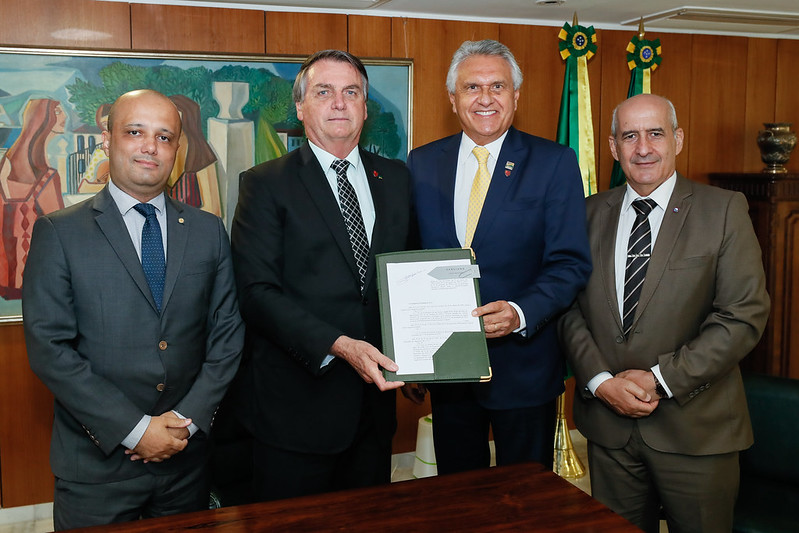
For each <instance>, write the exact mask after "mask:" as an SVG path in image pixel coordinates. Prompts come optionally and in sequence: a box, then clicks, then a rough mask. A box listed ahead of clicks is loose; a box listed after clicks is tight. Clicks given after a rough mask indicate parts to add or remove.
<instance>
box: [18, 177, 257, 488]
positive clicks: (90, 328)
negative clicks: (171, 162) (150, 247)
mask: <svg viewBox="0 0 799 533" xmlns="http://www.w3.org/2000/svg"><path fill="white" fill-rule="evenodd" d="M166 216H167V261H166V268H167V269H166V287H165V290H164V299H163V305H162V307H163V308H162V311H161V313H159V312H158V311H157V310H156V307H155V304H154V302H153V298H152V295H151V293H150V289H149V286H148V285H147V281H146V279H145V277H144V273H143V271H142V267H141V263H140V261H139V258H138V256H137V254H136V251H135V249H134V246H133V243H132V242H131V240H130V236H129V234H128V231H127V228H126V227H125V223H124V221H123V220H122V216H121V214H120V213H119V209H118V208H117V206H116V204H115V203H114V201H113V199H112V198H111V195H110V193H109V192H108V189H103V190H102V191H101V192H99V193H98V194H97V195H96V196H94V197H93V198H91V199H89V200H87V201H85V202H82V203H80V204H77V205H75V206H72V207H69V208H67V209H63V210H60V211H57V212H55V213H51V214H50V215H47V216H43V217H40V218H39V219H38V220H37V221H36V224H35V225H34V229H33V238H32V241H31V249H30V254H29V256H28V260H27V264H26V269H25V275H24V283H23V287H24V288H23V295H22V309H23V319H24V328H25V340H26V344H27V349H28V358H29V360H30V364H31V368H32V369H33V371H34V372H35V373H36V374H37V375H38V376H39V378H40V379H41V380H42V381H43V382H44V383H45V385H47V387H48V388H49V389H50V390H51V391H52V393H53V395H54V396H55V408H54V415H55V419H54V422H53V437H52V442H51V450H50V461H51V466H52V468H53V472H54V474H55V475H56V476H57V477H60V478H63V479H67V480H70V481H79V482H90V483H98V482H109V481H115V480H120V479H127V478H131V477H135V476H137V475H141V474H142V473H144V472H145V470H150V471H154V472H156V473H157V472H171V471H178V470H179V469H182V468H196V467H197V465H198V464H201V462H202V461H203V459H204V456H205V452H206V444H207V440H206V437H207V434H208V433H209V432H210V430H211V425H212V422H213V417H214V413H215V411H216V409H217V407H218V405H219V402H220V401H221V400H222V397H223V395H224V393H225V390H226V388H227V386H228V384H229V382H230V381H231V379H232V378H233V376H234V375H235V372H236V369H237V367H238V363H239V359H240V355H241V349H242V344H243V327H242V323H241V318H240V317H239V313H238V306H237V302H236V294H235V286H234V281H233V271H232V264H231V258H230V249H229V243H228V239H227V234H226V233H225V230H224V227H223V225H222V222H221V220H220V219H219V218H218V217H215V216H213V215H210V214H208V213H204V212H202V211H200V210H198V209H195V208H192V207H189V206H187V205H184V204H182V203H179V202H176V201H174V200H171V199H169V198H167V202H166ZM171 409H174V410H176V411H178V412H179V413H181V414H182V415H184V416H186V417H188V418H191V419H192V421H193V422H194V423H195V424H196V425H197V426H198V427H199V428H200V431H198V432H197V433H196V434H195V435H194V436H193V437H192V438H191V439H189V446H187V448H186V449H185V450H183V451H182V452H180V453H178V454H176V455H175V456H173V457H172V458H170V459H169V460H167V461H164V462H163V463H149V464H144V463H143V462H141V461H139V462H131V461H130V460H129V458H128V457H127V456H125V455H124V448H123V447H122V446H121V445H120V443H121V441H122V440H123V439H124V438H125V437H126V436H127V435H128V433H130V431H131V430H132V429H133V428H134V426H135V425H136V424H137V423H138V422H139V420H140V419H141V417H142V416H143V415H144V414H150V415H160V414H161V413H164V412H165V411H168V410H171Z"/></svg>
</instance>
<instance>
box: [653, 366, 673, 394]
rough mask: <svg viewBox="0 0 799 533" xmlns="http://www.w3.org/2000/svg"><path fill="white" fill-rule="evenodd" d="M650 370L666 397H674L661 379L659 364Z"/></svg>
mask: <svg viewBox="0 0 799 533" xmlns="http://www.w3.org/2000/svg"><path fill="white" fill-rule="evenodd" d="M650 370H651V371H652V373H653V374H655V375H656V376H657V378H658V381H659V382H660V385H661V386H662V387H663V390H664V391H666V394H667V395H668V397H669V398H674V395H673V394H672V393H671V389H669V386H668V385H666V382H665V381H664V379H663V374H661V373H660V365H659V364H658V365H655V366H653V367H652V368H651V369H650Z"/></svg>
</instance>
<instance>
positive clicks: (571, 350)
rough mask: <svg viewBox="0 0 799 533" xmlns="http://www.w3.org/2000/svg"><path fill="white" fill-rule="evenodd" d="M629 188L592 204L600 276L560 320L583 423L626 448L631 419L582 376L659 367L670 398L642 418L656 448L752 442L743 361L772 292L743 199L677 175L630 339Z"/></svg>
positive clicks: (723, 447) (711, 449)
mask: <svg viewBox="0 0 799 533" xmlns="http://www.w3.org/2000/svg"><path fill="white" fill-rule="evenodd" d="M624 193H625V187H617V188H615V189H612V190H610V191H607V192H604V193H601V194H597V195H594V196H592V197H590V198H589V199H588V224H589V235H590V240H591V253H592V255H593V258H594V273H593V274H592V276H591V279H590V280H589V282H588V286H587V287H586V289H585V291H583V292H582V293H580V295H579V296H578V299H577V303H576V304H575V305H574V306H573V307H572V309H571V310H570V311H569V312H568V313H567V314H566V315H565V316H564V317H563V319H562V321H561V330H562V337H563V342H564V346H565V348H566V351H567V353H568V358H569V362H570V364H571V366H572V368H573V369H574V372H575V375H576V378H577V383H576V387H577V388H576V390H577V394H576V395H575V403H574V416H575V422H576V423H577V427H578V429H579V430H580V432H581V433H582V434H583V435H585V436H586V438H588V439H589V440H592V441H595V442H596V443H598V444H600V445H602V446H605V447H607V448H621V447H622V446H624V444H626V442H627V439H628V437H629V436H630V432H631V431H632V429H633V419H631V418H627V417H623V416H619V415H617V414H615V413H614V412H613V411H611V409H610V408H608V407H607V406H605V404H603V403H602V402H601V401H600V400H598V399H596V398H594V397H593V396H592V395H591V393H590V392H589V391H587V390H586V389H585V386H586V383H588V381H589V380H590V379H591V378H593V377H594V376H595V375H597V374H599V373H600V372H603V371H609V372H610V373H612V374H615V373H617V372H620V371H622V370H626V369H629V368H635V369H643V370H648V369H649V368H651V367H652V366H654V365H655V364H658V363H659V364H660V369H661V371H662V373H663V379H664V380H665V382H666V384H667V385H668V387H669V388H670V389H671V391H672V392H673V393H674V398H673V399H668V400H662V401H661V402H660V404H659V405H658V407H657V408H656V409H655V411H654V412H653V413H652V414H651V415H650V416H648V417H646V418H641V419H638V427H639V429H640V432H641V436H642V437H643V439H644V441H645V442H646V443H647V444H648V445H649V446H651V447H652V448H654V449H656V450H660V451H664V452H676V453H682V454H688V455H706V454H719V453H727V452H731V451H736V450H742V449H744V448H747V447H748V446H750V445H751V444H752V429H751V426H750V423H749V414H748V411H747V407H746V397H745V396H744V389H743V386H742V384H741V373H740V371H739V369H738V361H740V360H741V359H742V358H743V357H744V356H745V355H746V354H747V353H749V351H750V350H751V349H752V348H753V347H754V345H755V344H756V343H757V341H758V339H759V338H760V335H761V333H762V332H763V328H764V327H765V324H766V319H767V318H768V313H769V298H768V295H767V294H766V288H765V287H766V285H765V275H764V273H763V263H762V259H761V253H760V247H759V245H758V242H757V238H756V237H755V233H754V230H753V229H752V222H751V220H750V218H749V215H748V213H747V211H748V209H747V204H746V199H745V198H744V197H743V195H741V194H740V193H736V192H730V191H725V190H722V189H718V188H715V187H709V186H707V185H701V184H698V183H694V182H691V181H689V180H687V179H685V178H683V177H682V176H678V177H677V183H676V184H675V187H674V192H673V193H672V196H671V199H670V200H669V205H668V208H667V209H666V213H665V215H664V218H663V223H662V225H661V227H660V232H659V234H658V238H657V241H656V242H655V247H654V249H653V250H652V257H651V260H650V263H649V267H648V269H647V274H646V280H645V281H644V285H643V287H642V290H641V297H640V300H639V304H638V309H637V312H636V318H635V323H634V325H633V333H631V334H630V337H629V339H627V340H625V339H624V336H623V335H622V323H621V318H620V316H619V310H618V305H617V303H616V285H615V283H616V281H615V266H614V247H615V241H616V228H617V226H618V221H619V213H620V209H621V202H622V200H623V198H624Z"/></svg>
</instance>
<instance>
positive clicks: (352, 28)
mask: <svg viewBox="0 0 799 533" xmlns="http://www.w3.org/2000/svg"><path fill="white" fill-rule="evenodd" d="M347 46H348V48H347V51H348V52H350V53H352V54H354V55H356V56H358V57H391V18H390V17H368V16H365V15H350V16H348V17H347Z"/></svg>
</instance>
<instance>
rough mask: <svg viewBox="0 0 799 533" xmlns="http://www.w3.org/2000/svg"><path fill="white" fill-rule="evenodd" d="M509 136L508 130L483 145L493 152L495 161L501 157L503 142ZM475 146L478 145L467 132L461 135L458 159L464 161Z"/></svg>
mask: <svg viewBox="0 0 799 533" xmlns="http://www.w3.org/2000/svg"><path fill="white" fill-rule="evenodd" d="M507 136H508V132H507V130H506V131H505V133H503V134H502V135H500V136H499V138H497V139H495V140H493V141H491V142H490V143H488V144H486V145H483V147H484V148H485V149H486V150H488V153H489V154H491V157H493V158H494V161H497V160H498V159H499V152H500V151H501V150H502V143H504V142H505V137H507ZM475 146H478V145H477V143H476V142H474V141H473V140H472V139H471V138H470V137H469V136H468V135H466V133H463V134H462V135H461V147H460V152H459V153H458V159H459V160H461V161H463V160H464V159H465V158H466V157H468V156H469V155H470V154H471V153H472V150H473V149H474V147H475Z"/></svg>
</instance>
